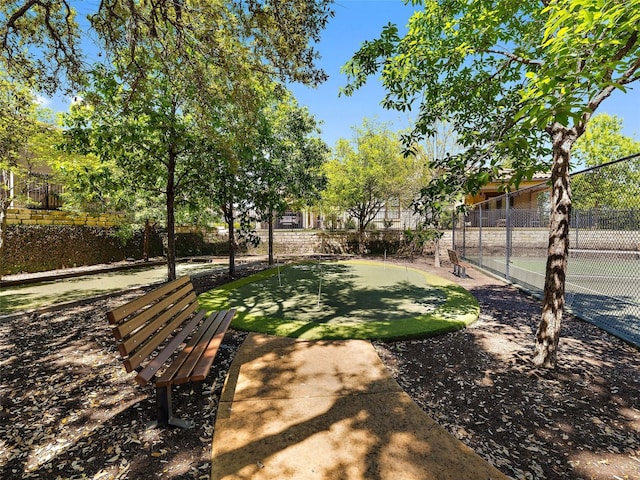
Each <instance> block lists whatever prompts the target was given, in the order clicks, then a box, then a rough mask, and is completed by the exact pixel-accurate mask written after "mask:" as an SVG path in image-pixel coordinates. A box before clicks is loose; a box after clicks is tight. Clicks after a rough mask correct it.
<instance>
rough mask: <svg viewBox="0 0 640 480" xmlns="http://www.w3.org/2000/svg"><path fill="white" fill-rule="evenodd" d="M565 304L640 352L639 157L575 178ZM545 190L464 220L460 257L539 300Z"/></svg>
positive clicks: (459, 227)
mask: <svg viewBox="0 0 640 480" xmlns="http://www.w3.org/2000/svg"><path fill="white" fill-rule="evenodd" d="M571 186H572V187H571V188H572V198H573V207H572V214H571V223H570V232H569V235H570V238H569V246H570V249H569V260H568V267H567V277H566V295H565V297H566V304H567V307H568V308H569V309H570V310H571V311H572V312H573V313H574V314H576V315H578V316H579V317H581V318H583V319H585V320H587V321H589V322H592V323H594V324H596V325H598V326H599V327H601V328H603V329H604V330H607V331H609V332H610V333H612V334H614V335H616V336H618V337H620V338H623V339H624V340H626V341H629V342H631V343H634V344H635V345H638V346H640V153H639V154H636V155H632V156H630V157H625V158H623V159H620V160H618V161H615V162H611V163H608V164H604V165H601V166H598V167H594V168H590V169H587V170H583V171H581V172H578V173H575V174H573V175H572V176H571ZM549 210H550V191H549V187H548V185H547V184H546V183H541V184H539V185H536V186H533V187H530V188H527V189H523V190H519V191H517V192H514V193H510V194H506V195H501V196H497V197H494V198H491V199H489V200H487V201H485V202H482V203H478V204H476V205H474V206H473V207H472V209H471V210H470V211H469V212H468V214H467V215H466V216H464V218H462V217H459V218H458V219H457V221H456V222H455V226H454V229H453V244H454V247H455V249H456V250H457V251H458V252H459V253H460V254H461V255H462V256H463V257H464V258H465V259H466V260H467V261H468V262H470V263H473V264H475V265H477V266H479V267H481V268H483V269H485V270H488V271H490V272H492V273H494V274H496V275H499V276H501V277H503V278H505V279H507V280H509V281H512V282H514V283H516V284H519V285H521V286H522V287H524V288H525V289H527V290H528V291H530V292H532V293H534V294H539V295H541V294H542V292H543V288H544V277H545V268H546V258H547V245H548V240H549Z"/></svg>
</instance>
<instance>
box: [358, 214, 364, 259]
mask: <svg viewBox="0 0 640 480" xmlns="http://www.w3.org/2000/svg"><path fill="white" fill-rule="evenodd" d="M365 227H366V225H363V223H362V222H359V224H358V254H359V255H364V252H365V240H364V233H365V232H364V229H365Z"/></svg>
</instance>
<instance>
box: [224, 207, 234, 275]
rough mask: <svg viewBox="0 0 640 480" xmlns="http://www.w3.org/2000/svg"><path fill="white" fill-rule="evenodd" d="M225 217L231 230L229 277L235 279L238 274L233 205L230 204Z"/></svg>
mask: <svg viewBox="0 0 640 480" xmlns="http://www.w3.org/2000/svg"><path fill="white" fill-rule="evenodd" d="M225 217H226V219H227V228H228V229H229V276H230V277H233V276H234V275H235V274H236V232H235V230H234V228H233V221H234V214H233V203H229V205H228V209H227V212H226V214H225Z"/></svg>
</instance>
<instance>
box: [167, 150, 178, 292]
mask: <svg viewBox="0 0 640 480" xmlns="http://www.w3.org/2000/svg"><path fill="white" fill-rule="evenodd" d="M175 174H176V158H175V155H174V154H173V153H172V152H170V153H169V162H168V165H167V279H168V280H169V281H171V280H175V279H176V218H175V195H176V191H175Z"/></svg>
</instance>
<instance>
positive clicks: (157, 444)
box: [0, 260, 640, 480]
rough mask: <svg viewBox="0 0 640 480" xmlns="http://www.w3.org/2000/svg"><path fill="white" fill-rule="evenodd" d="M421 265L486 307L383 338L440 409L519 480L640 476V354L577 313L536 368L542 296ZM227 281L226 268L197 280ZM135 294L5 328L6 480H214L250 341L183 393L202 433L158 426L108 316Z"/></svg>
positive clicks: (1, 466) (180, 407)
mask: <svg viewBox="0 0 640 480" xmlns="http://www.w3.org/2000/svg"><path fill="white" fill-rule="evenodd" d="M412 266H414V267H418V268H425V269H427V270H429V271H432V272H434V273H436V274H438V275H441V276H443V277H446V278H450V279H452V280H455V281H458V283H461V284H462V285H463V286H465V287H466V288H468V289H469V290H470V291H471V292H472V293H473V294H474V295H475V296H476V297H477V298H478V300H479V301H480V305H481V316H480V320H479V321H478V322H477V323H476V324H475V325H473V326H472V327H471V328H468V329H466V330H463V331H459V332H456V333H453V334H448V335H445V336H441V337H436V338H431V339H425V340H419V341H405V342H394V343H382V342H375V346H376V349H377V351H378V354H379V355H380V356H381V358H382V359H383V361H384V363H385V364H386V365H387V367H388V368H389V369H390V370H391V372H392V373H393V374H394V376H395V377H396V379H397V381H398V382H399V383H400V385H402V387H403V388H404V389H405V391H407V393H408V394H409V395H411V397H412V398H413V399H414V400H415V401H416V402H417V403H418V404H419V405H420V406H421V407H422V408H423V409H424V410H425V411H426V412H427V413H428V414H429V415H431V416H432V417H433V418H435V419H436V420H437V421H438V422H439V423H440V424H441V425H443V426H444V427H445V428H447V429H448V430H449V431H450V432H451V433H452V434H453V435H455V436H456V437H458V438H460V439H461V440H462V441H464V442H465V443H466V444H468V445H469V446H470V447H471V448H473V449H474V450H475V451H476V452H478V453H479V454H480V455H482V456H483V457H484V458H486V459H487V460H489V461H491V462H492V463H493V464H494V465H496V466H497V467H498V468H500V469H501V470H502V471H503V472H504V473H506V474H507V475H510V476H512V477H513V478H517V479H521V478H525V479H545V478H546V479H560V478H572V479H602V480H604V479H608V480H611V479H613V480H616V479H634V478H635V479H640V411H639V403H638V402H639V399H640V353H639V351H638V350H637V349H635V348H633V347H631V346H629V345H627V344H625V343H624V342H622V341H620V340H618V339H616V338H615V337H612V336H611V335H609V334H607V333H605V332H603V331H601V330H599V329H598V328H597V327H595V326H593V325H590V324H588V323H585V322H582V321H580V320H577V319H575V318H573V317H571V316H567V317H566V319H565V321H564V328H563V332H562V340H561V342H562V343H561V347H560V353H559V368H558V369H556V370H554V371H538V370H535V369H534V368H533V367H532V366H531V364H530V357H531V351H532V345H533V343H532V342H533V335H534V333H535V328H536V326H537V320H538V315H539V311H540V303H539V301H537V300H535V299H533V298H531V297H528V296H526V295H524V294H522V293H521V292H519V291H518V290H516V289H515V288H512V287H509V286H505V285H503V284H502V283H501V282H499V281H496V280H493V279H492V278H490V277H486V276H484V275H482V274H480V273H478V272H476V271H473V270H471V271H470V272H469V273H470V275H471V276H472V278H471V279H465V280H460V279H457V278H456V277H453V276H452V275H451V274H450V273H449V269H448V268H443V269H435V268H433V267H432V266H431V262H429V261H424V260H420V261H415V262H413V264H412ZM263 267H264V266H263V265H258V266H254V267H252V268H247V269H243V270H242V271H241V272H243V273H242V274H247V273H251V271H255V269H259V268H263ZM226 280H227V279H226V276H225V275H224V274H222V273H220V272H214V273H211V274H209V275H206V274H205V275H199V276H198V277H197V278H195V279H194V286H195V288H196V291H198V292H202V291H205V290H208V289H210V288H212V287H214V286H215V285H218V284H220V283H223V282H225V281H226ZM136 295H139V293H132V294H126V295H118V296H116V297H112V298H110V299H107V300H99V301H96V302H93V303H90V304H87V305H82V306H77V307H72V308H66V309H64V310H60V311H55V312H47V313H40V314H38V313H35V314H31V315H24V316H20V317H14V318H12V319H9V320H6V319H5V320H2V321H0V477H1V478H7V479H14V478H15V479H18V478H43V479H49V478H51V479H57V478H65V479H66V478H94V479H113V478H130V479H156V478H174V479H182V478H184V479H186V478H202V479H204V478H209V475H210V470H211V464H210V461H211V459H210V451H211V439H212V435H213V425H214V420H215V415H216V409H217V405H218V399H219V396H220V393H221V389H222V384H223V381H224V378H225V376H226V373H227V370H228V367H229V365H230V363H231V361H232V359H233V356H234V354H235V352H236V351H237V348H238V346H239V345H240V344H241V342H242V341H243V339H244V336H245V335H244V334H243V333H241V332H236V331H230V332H229V333H228V334H227V335H226V337H225V339H224V342H223V346H222V348H221V351H220V353H219V354H218V357H217V359H216V364H215V365H216V367H217V368H214V370H213V372H212V374H211V375H210V376H209V378H207V380H206V381H205V382H204V383H202V384H198V385H187V386H184V387H183V388H178V389H176V390H175V393H174V407H175V410H176V413H177V414H178V415H180V416H184V417H186V418H191V419H194V420H195V421H196V428H194V429H191V430H183V429H147V424H148V423H149V422H151V421H152V420H153V419H154V417H155V396H154V391H153V387H152V386H149V387H146V388H141V387H139V386H137V385H136V384H135V382H134V381H133V379H132V376H131V375H130V374H126V373H125V371H124V369H123V368H122V366H121V363H120V362H119V361H118V354H117V352H116V350H115V344H114V342H113V340H112V337H111V333H110V331H109V326H108V323H107V321H106V319H105V313H106V311H108V310H109V309H111V308H113V307H115V306H116V305H119V304H121V303H123V302H125V301H127V300H129V299H130V298H133V297H135V296H136Z"/></svg>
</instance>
